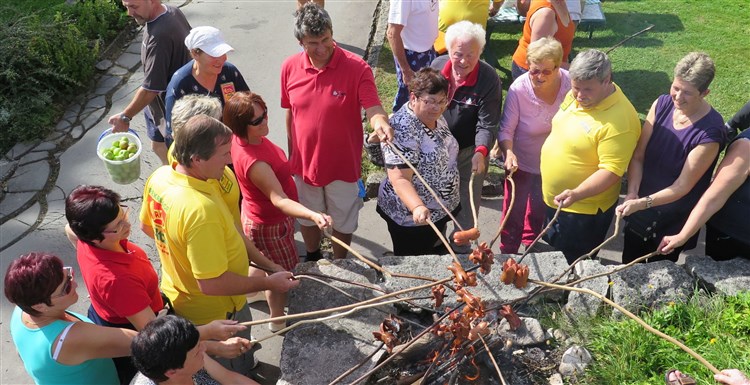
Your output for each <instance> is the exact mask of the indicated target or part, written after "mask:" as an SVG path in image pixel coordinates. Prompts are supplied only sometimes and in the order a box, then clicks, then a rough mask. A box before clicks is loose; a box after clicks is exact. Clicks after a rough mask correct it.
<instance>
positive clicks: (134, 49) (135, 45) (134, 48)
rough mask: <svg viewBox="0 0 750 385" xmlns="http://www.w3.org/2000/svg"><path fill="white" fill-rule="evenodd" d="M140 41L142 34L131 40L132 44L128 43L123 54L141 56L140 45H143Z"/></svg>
mask: <svg viewBox="0 0 750 385" xmlns="http://www.w3.org/2000/svg"><path fill="white" fill-rule="evenodd" d="M142 40H143V34H140V33H139V34H138V36H136V37H135V38H133V42H132V43H130V45H129V46H128V48H127V49H126V50H125V52H128V53H135V54H138V55H140V54H141V45H143V43H142Z"/></svg>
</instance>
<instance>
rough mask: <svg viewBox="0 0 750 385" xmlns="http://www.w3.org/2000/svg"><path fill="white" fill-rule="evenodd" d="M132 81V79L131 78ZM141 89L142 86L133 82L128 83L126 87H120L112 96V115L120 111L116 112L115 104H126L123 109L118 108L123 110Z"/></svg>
mask: <svg viewBox="0 0 750 385" xmlns="http://www.w3.org/2000/svg"><path fill="white" fill-rule="evenodd" d="M131 79H132V78H131ZM138 87H140V84H134V83H132V82H128V83H126V84H125V85H124V86H122V87H120V88H119V89H118V90H117V91H115V93H114V94H112V108H113V110H111V111H110V112H111V114H110V116H111V115H114V114H115V113H117V112H119V110H115V103H118V102H124V103H125V104H123V105H122V106H121V107H120V106H118V108H120V109H122V108H124V106H125V105H126V104H127V103H128V101H130V99H131V98H132V97H133V94H135V90H136V89H137V88H138Z"/></svg>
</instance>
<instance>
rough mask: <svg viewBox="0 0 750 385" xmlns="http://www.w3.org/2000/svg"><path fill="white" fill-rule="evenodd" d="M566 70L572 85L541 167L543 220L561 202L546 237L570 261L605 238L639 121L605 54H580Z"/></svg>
mask: <svg viewBox="0 0 750 385" xmlns="http://www.w3.org/2000/svg"><path fill="white" fill-rule="evenodd" d="M569 73H570V80H571V90H570V92H569V93H568V95H567V96H566V98H565V100H564V101H563V102H562V104H561V105H560V110H559V111H558V112H557V114H556V115H555V117H554V118H553V119H552V131H551V132H550V135H549V136H548V137H547V140H546V141H545V142H544V145H543V146H542V154H541V165H540V168H541V173H542V194H543V196H544V203H546V204H547V206H548V208H547V220H548V221H549V220H551V218H552V217H553V216H554V214H555V211H556V209H557V207H558V206H562V210H561V212H560V215H559V216H558V219H557V221H556V222H555V223H554V225H553V226H552V228H551V229H550V231H549V232H548V233H547V234H545V237H544V238H545V240H546V241H547V242H548V243H549V244H550V245H552V246H554V247H555V248H556V249H558V250H560V251H562V252H563V254H565V257H566V259H567V260H568V262H569V263H571V262H573V261H574V260H575V259H577V258H578V257H580V256H581V255H584V254H586V253H588V252H590V251H591V250H592V249H594V248H595V247H596V246H598V245H599V244H601V243H602V242H603V241H604V238H605V236H606V234H607V230H608V229H609V225H610V223H611V222H612V217H613V216H614V209H615V205H616V204H617V199H618V197H619V191H620V180H621V178H622V175H623V174H624V173H625V170H627V168H628V163H630V158H631V157H632V155H633V150H634V149H635V145H636V143H637V142H638V137H639V136H640V135H641V124H640V120H639V119H638V114H637V113H636V111H635V108H633V105H632V104H631V103H630V101H629V100H628V98H627V97H626V96H625V94H623V93H622V90H621V89H620V87H618V86H617V85H616V84H615V83H613V82H612V64H611V62H610V61H609V58H608V57H607V55H606V54H605V53H603V52H601V51H598V50H589V51H584V52H582V53H580V54H578V56H576V58H575V60H573V62H572V63H571V65H570V70H569Z"/></svg>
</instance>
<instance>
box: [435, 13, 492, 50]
mask: <svg viewBox="0 0 750 385" xmlns="http://www.w3.org/2000/svg"><path fill="white" fill-rule="evenodd" d="M456 40H459V41H468V40H474V41H476V42H477V43H479V50H480V51H482V50H484V45H485V44H486V43H487V40H486V38H485V32H484V28H482V26H481V25H479V24H475V23H472V22H470V21H468V20H464V21H459V22H458V23H455V24H452V25H451V26H450V27H448V30H447V31H445V46H446V47H447V48H448V50H450V49H451V46H452V45H453V42H454V41H456Z"/></svg>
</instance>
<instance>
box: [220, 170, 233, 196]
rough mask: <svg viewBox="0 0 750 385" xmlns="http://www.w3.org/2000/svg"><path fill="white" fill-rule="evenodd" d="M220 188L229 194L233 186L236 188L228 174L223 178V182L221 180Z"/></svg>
mask: <svg viewBox="0 0 750 385" xmlns="http://www.w3.org/2000/svg"><path fill="white" fill-rule="evenodd" d="M219 186H220V187H221V190H222V191H224V193H228V192H230V191H232V186H234V183H233V182H232V180H231V179H229V178H227V176H226V174H224V175H222V176H221V180H219Z"/></svg>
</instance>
